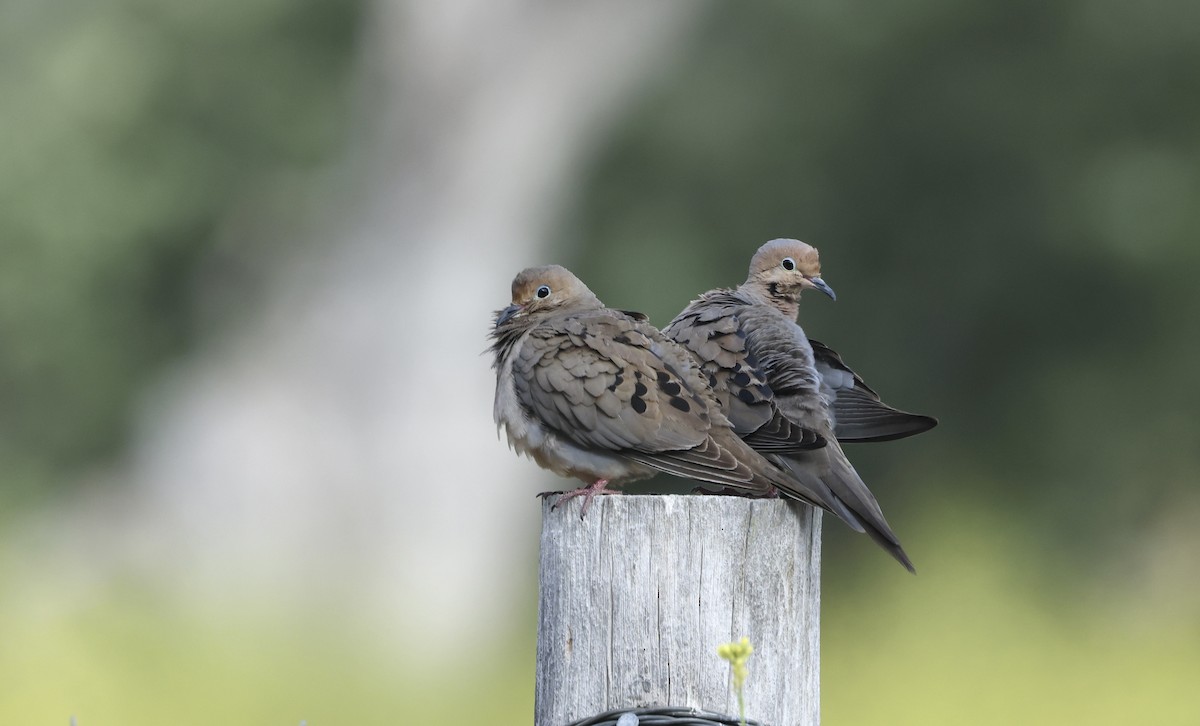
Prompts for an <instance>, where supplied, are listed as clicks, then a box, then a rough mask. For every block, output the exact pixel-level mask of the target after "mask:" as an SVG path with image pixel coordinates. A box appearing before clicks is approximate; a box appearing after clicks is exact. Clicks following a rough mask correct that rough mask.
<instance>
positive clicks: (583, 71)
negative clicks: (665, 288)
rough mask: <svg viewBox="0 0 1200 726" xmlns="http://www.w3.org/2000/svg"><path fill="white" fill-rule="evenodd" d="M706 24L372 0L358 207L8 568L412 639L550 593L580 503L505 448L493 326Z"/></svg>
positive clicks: (358, 150) (353, 168)
mask: <svg viewBox="0 0 1200 726" xmlns="http://www.w3.org/2000/svg"><path fill="white" fill-rule="evenodd" d="M705 7H706V5H702V4H697V3H692V2H687V1H685V0H673V1H672V2H651V3H646V2H639V1H638V0H621V1H620V2H610V1H607V0H592V1H589V2H571V3H558V2H553V1H551V0H503V1H497V0H470V1H467V0H456V1H455V2H450V3H439V2H425V1H421V0H412V1H410V2H391V3H387V2H380V3H377V4H375V6H374V7H373V8H372V11H371V14H370V18H369V20H368V26H367V28H366V29H365V37H364V45H363V51H362V57H361V61H360V63H359V68H360V71H359V73H360V77H359V80H358V84H357V94H356V96H357V97H356V99H355V102H356V108H355V114H356V115H357V121H356V123H355V129H356V136H355V139H354V141H353V143H352V148H351V150H350V154H349V156H348V158H347V159H345V160H344V161H343V162H342V163H340V164H339V165H338V167H337V168H336V169H333V170H331V171H330V172H329V174H328V179H327V181H326V182H324V183H327V184H328V185H329V186H330V193H331V194H335V195H340V197H341V198H344V199H346V200H347V202H346V204H345V205H344V208H341V209H339V210H338V215H337V218H336V219H329V220H325V221H324V222H323V223H322V225H320V229H319V231H318V230H312V231H310V232H307V233H306V234H307V235H308V236H310V237H311V239H306V240H300V241H298V242H297V243H296V244H281V245H279V246H278V249H280V250H289V249H290V250H296V251H298V254H299V256H298V257H297V258H296V259H291V260H280V261H279V265H280V269H281V272H280V274H279V275H278V282H277V284H275V285H273V286H272V287H271V288H270V289H269V290H267V291H265V293H264V294H263V296H262V299H263V300H265V301H266V304H265V306H264V307H263V308H262V309H258V310H247V311H244V313H243V315H242V318H243V319H242V322H241V324H240V325H239V326H238V329H237V330H236V331H233V332H228V333H227V334H225V335H223V336H221V337H218V338H215V339H211V340H208V341H204V342H203V343H202V345H201V346H200V347H199V349H198V350H197V352H196V353H195V355H194V356H193V357H192V358H191V359H189V360H186V361H183V362H182V363H180V364H179V365H178V366H176V367H174V368H173V369H172V370H171V371H169V372H168V373H167V374H166V375H165V376H164V377H163V379H162V380H158V381H151V382H148V388H147V389H148V391H149V393H148V394H147V398H146V403H145V405H144V407H143V412H142V414H141V415H140V417H139V421H138V424H137V432H136V435H135V438H134V441H133V444H132V446H131V448H130V450H129V451H128V452H127V455H126V457H125V459H124V463H123V464H122V465H121V466H120V467H118V468H117V469H116V470H115V471H109V472H105V473H104V474H103V476H104V477H112V478H114V479H116V480H119V481H120V484H119V485H116V486H111V485H110V486H92V487H88V486H85V487H80V488H79V490H80V491H81V492H83V493H82V494H80V495H78V498H76V499H74V500H70V501H66V502H63V503H61V506H60V508H58V509H55V510H51V511H47V512H46V513H45V514H44V516H43V517H42V518H41V519H40V520H38V521H32V522H30V523H29V524H28V525H26V526H25V527H24V528H23V529H22V530H20V531H17V532H9V533H8V534H7V535H6V536H8V537H13V538H17V539H18V540H19V541H18V543H17V546H16V547H15V548H12V551H24V552H30V553H35V552H36V553H39V554H31V556H30V557H29V558H28V559H27V560H25V561H23V562H20V563H15V566H17V567H21V568H27V569H28V571H29V572H30V573H36V572H39V571H40V572H44V573H50V574H47V575H44V576H43V579H41V580H40V583H41V586H42V587H44V592H41V594H42V595H45V596H47V599H52V600H54V601H55V602H56V603H58V606H60V607H71V606H72V605H71V603H72V602H79V601H80V596H84V597H83V599H84V600H86V599H87V598H86V594H87V592H88V591H95V590H97V589H98V588H103V587H105V586H106V585H107V584H108V583H111V582H112V581H114V580H119V579H123V578H130V577H133V578H137V579H138V580H139V581H150V582H152V583H153V584H154V585H155V586H156V587H160V588H161V590H162V591H163V592H165V593H167V594H169V595H173V596H178V597H179V599H180V602H184V603H188V604H189V606H195V607H198V608H210V607H211V608H218V609H222V610H223V609H226V608H230V607H232V608H236V609H251V610H254V611H266V612H268V613H270V612H272V611H276V610H278V611H280V612H284V611H290V610H293V609H295V608H298V607H304V606H306V605H309V604H315V605H320V606H323V607H324V606H333V607H336V608H339V609H345V610H349V611H352V612H356V613H357V612H361V615H362V617H363V618H364V620H366V621H368V622H371V623H372V627H373V628H374V629H375V630H376V631H377V632H381V633H388V634H390V635H391V636H393V637H396V638H397V639H403V641H404V642H405V643H407V644H409V645H412V646H417V647H419V646H422V645H427V644H430V643H433V642H437V643H439V644H440V645H441V646H442V647H444V648H447V649H450V650H452V649H453V646H454V644H455V643H466V642H468V641H471V642H474V641H476V640H477V639H479V638H483V637H486V635H485V634H487V633H491V632H495V631H497V630H501V631H503V630H505V629H506V628H507V627H508V626H509V625H510V624H511V623H512V622H513V619H514V617H515V616H516V608H518V607H523V606H527V605H528V603H529V602H531V601H532V599H533V597H534V593H533V592H531V591H530V589H531V588H532V587H533V586H534V585H533V583H534V582H535V576H536V565H535V560H534V552H535V548H536V543H537V533H538V529H539V527H540V523H539V515H538V512H539V508H538V505H537V502H536V500H535V498H534V495H535V493H537V492H538V491H540V490H542V489H546V488H552V487H560V488H561V487H563V486H564V485H565V486H574V485H575V484H573V483H571V482H566V481H561V480H555V479H554V478H553V477H551V476H548V475H544V474H542V473H541V472H540V471H539V470H538V469H537V467H536V466H535V465H534V464H533V463H532V462H531V461H529V460H524V459H519V458H517V457H516V456H515V455H514V454H513V453H512V452H510V451H509V450H508V449H507V446H506V445H505V444H504V443H503V442H502V441H500V440H498V438H497V435H496V430H495V426H494V424H493V423H492V419H491V407H492V394H493V385H494V378H493V376H492V373H491V371H490V368H489V364H490V358H489V357H487V356H484V355H481V352H482V351H484V349H485V348H486V345H487V341H486V333H487V330H488V326H489V325H490V319H491V313H492V311H494V310H496V309H498V308H499V307H502V306H504V305H505V304H507V301H508V294H509V291H508V287H509V282H510V280H511V278H512V276H513V275H514V274H515V273H516V272H517V271H518V270H519V269H521V268H522V267H525V266H528V265H531V264H542V263H547V262H552V261H558V260H559V259H560V258H559V256H558V255H557V254H556V253H555V252H554V250H556V249H560V248H557V247H556V240H551V239H549V238H548V236H549V234H550V232H551V230H553V229H554V227H555V223H556V221H557V220H558V219H559V216H558V215H559V213H560V210H561V209H562V208H563V205H564V204H565V203H567V202H569V201H570V199H571V197H572V195H573V194H574V193H575V189H576V185H577V181H578V179H579V176H580V174H581V172H582V171H583V167H584V165H585V163H586V162H587V161H588V159H589V157H590V153H591V151H592V150H593V149H594V148H595V147H596V145H597V143H598V142H599V140H601V139H602V138H603V136H604V134H605V133H606V131H607V130H608V129H609V128H610V127H611V125H612V124H613V122H614V121H615V120H616V119H618V118H619V117H620V115H621V113H622V109H623V108H625V107H626V105H627V103H628V101H629V100H630V99H631V98H633V97H634V96H635V94H637V93H638V92H639V89H642V88H644V87H645V84H646V82H647V81H649V80H652V79H653V77H654V69H656V68H659V67H661V66H662V65H663V64H665V63H669V62H671V61H672V58H673V57H674V55H675V54H676V52H677V51H678V50H679V45H680V41H681V40H682V38H683V37H684V35H685V32H686V30H687V28H688V27H689V24H690V22H691V21H692V20H694V19H695V18H696V17H697V15H698V14H699V13H700V12H702V11H703V9H704V8H705ZM252 224H253V223H252V222H251V225H252ZM89 491H90V492H92V494H89V493H88V492H89ZM114 492H115V493H116V494H114ZM20 540H24V542H21V541H20ZM22 544H24V545H25V546H22ZM45 558H53V559H54V562H53V563H52V564H53V566H45V565H49V564H50V563H48V562H46V561H45ZM45 578H54V579H53V580H50V579H45ZM58 578H63V579H62V580H60V579H58ZM32 581H34V582H39V579H38V577H37V576H36V575H35V576H34V577H33V578H32ZM64 588H67V589H70V590H73V592H74V595H72V596H71V597H66V598H64V597H62V596H61V593H62V591H63V589H64ZM38 594H39V590H38V588H34V589H32V590H30V591H29V592H27V593H26V595H28V596H29V597H31V598H34V599H35V600H37V599H40V598H38Z"/></svg>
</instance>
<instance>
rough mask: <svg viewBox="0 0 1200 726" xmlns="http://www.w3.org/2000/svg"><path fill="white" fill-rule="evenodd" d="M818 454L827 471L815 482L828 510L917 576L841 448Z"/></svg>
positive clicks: (800, 465) (793, 464) (795, 464)
mask: <svg viewBox="0 0 1200 726" xmlns="http://www.w3.org/2000/svg"><path fill="white" fill-rule="evenodd" d="M821 453H823V454H825V455H826V456H828V457H829V459H828V464H829V465H828V467H827V468H825V467H822V468H823V469H824V470H823V471H821V472H820V473H819V474H816V476H815V477H814V478H816V479H818V480H819V481H820V482H821V484H822V485H824V487H825V488H826V489H827V491H829V492H830V493H831V499H832V500H833V502H834V503H835V506H831V507H827V509H829V510H830V511H831V512H833V513H834V514H836V515H838V516H839V517H841V519H842V520H843V521H844V522H845V523H846V524H848V525H849V526H850V527H851V528H852V529H854V530H856V531H858V532H865V533H866V535H867V536H868V537H870V538H871V539H872V540H874V541H875V543H876V544H878V545H879V546H880V547H882V548H883V549H884V550H886V551H887V553H888V554H890V555H891V556H892V557H894V558H896V561H898V562H899V563H900V564H902V565H904V567H905V569H907V570H908V571H909V572H911V573H913V574H916V572H917V571H916V568H914V567H913V563H912V560H910V559H909V557H908V554H907V553H905V551H904V548H903V547H901V546H900V540H899V538H897V537H896V533H895V532H893V531H892V528H891V527H890V526H888V523H887V520H886V519H884V517H883V510H882V509H880V507H879V502H878V501H876V500H875V495H873V494H871V490H870V489H868V488H867V485H866V484H865V483H864V482H863V480H862V478H861V477H860V476H859V475H858V472H856V471H855V470H854V467H853V466H852V465H851V464H850V462H849V461H848V460H847V459H846V455H845V453H843V452H842V448H841V446H839V445H838V444H837V442H836V441H830V442H829V443H828V444H827V446H826V447H825V449H822V450H821ZM784 461H786V462H787V463H788V464H789V466H788V468H789V469H790V470H791V471H793V472H795V473H800V472H802V471H804V470H805V466H804V462H802V461H799V460H793V459H790V458H788V459H784Z"/></svg>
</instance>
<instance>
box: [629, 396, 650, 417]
mask: <svg viewBox="0 0 1200 726" xmlns="http://www.w3.org/2000/svg"><path fill="white" fill-rule="evenodd" d="M629 405H630V406H633V410H634V411H637V412H638V413H646V402H645V401H643V400H642V399H641V398H640V397H639V396H634V397H633V398H631V399H629Z"/></svg>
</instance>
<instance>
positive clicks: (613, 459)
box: [490, 265, 852, 516]
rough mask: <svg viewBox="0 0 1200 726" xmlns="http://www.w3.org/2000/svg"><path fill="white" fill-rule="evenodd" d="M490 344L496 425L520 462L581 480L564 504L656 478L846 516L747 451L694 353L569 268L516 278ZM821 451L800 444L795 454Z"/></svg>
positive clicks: (804, 441)
mask: <svg viewBox="0 0 1200 726" xmlns="http://www.w3.org/2000/svg"><path fill="white" fill-rule="evenodd" d="M490 337H491V340H492V346H491V351H492V353H493V355H494V360H493V368H494V369H495V371H496V397H495V407H494V416H495V420H496V425H497V427H503V429H504V431H505V434H506V436H507V438H508V442H509V445H510V446H512V447H513V448H514V449H516V451H517V452H518V453H522V454H526V455H528V456H530V457H531V458H533V459H534V461H536V462H537V463H538V464H539V465H540V466H541V467H543V468H545V469H549V470H550V471H553V472H555V473H556V474H559V475H561V476H566V477H574V478H578V479H580V480H581V481H583V482H585V483H586V484H587V486H586V487H583V488H580V489H576V490H574V491H573V492H569V493H568V494H566V495H564V497H567V498H569V497H571V496H575V495H578V494H584V495H585V496H586V499H585V502H584V511H586V508H587V505H588V503H589V502H590V501H591V498H592V496H594V495H595V494H599V493H603V492H605V491H606V488H607V486H608V485H609V484H610V483H611V484H617V485H619V484H624V483H628V482H631V481H635V480H637V479H641V478H645V477H648V476H651V475H653V474H655V473H657V472H665V473H668V474H673V475H675V476H681V477H688V478H692V479H698V480H700V481H703V482H709V483H712V484H719V485H723V486H725V487H728V488H732V489H733V490H736V491H741V492H745V493H747V494H752V495H763V494H768V493H770V492H773V491H774V490H775V489H776V488H778V489H781V490H782V489H786V490H787V491H788V492H789V493H792V495H793V496H795V497H796V498H798V499H801V500H803V501H805V502H807V503H809V504H814V505H816V506H821V507H824V508H826V509H830V508H833V509H837V508H838V500H837V498H836V497H835V496H834V495H833V493H832V492H831V491H830V490H829V489H828V488H827V487H826V486H825V485H824V484H823V483H822V482H820V481H814V482H813V484H812V486H811V487H810V486H809V485H808V484H806V483H805V482H802V481H799V480H797V479H795V478H794V477H792V476H791V475H790V474H788V473H787V472H786V471H784V470H781V469H779V468H777V467H776V466H774V465H773V464H771V463H770V462H769V461H768V460H767V459H766V458H764V457H763V456H762V455H760V454H758V453H757V452H755V451H754V449H753V448H751V446H749V445H748V444H747V443H746V442H744V441H742V439H741V438H740V437H739V436H738V434H737V433H736V432H735V431H734V428H733V425H732V424H731V423H730V421H729V419H728V418H727V417H726V416H725V414H724V413H722V409H721V406H720V404H719V403H718V401H717V399H716V397H715V395H714V393H713V391H712V390H711V389H710V388H709V385H708V379H707V378H706V377H705V376H704V375H702V373H701V371H700V369H699V366H698V365H697V363H696V360H695V358H693V357H692V355H691V354H690V353H689V352H688V351H687V350H685V349H684V348H683V347H682V346H680V345H678V344H676V343H675V342H673V341H671V340H670V339H668V338H667V337H666V336H665V335H663V334H662V333H661V332H660V331H659V330H658V329H657V328H655V327H654V326H653V325H651V324H650V323H648V322H646V319H645V317H644V316H641V315H638V314H636V313H628V312H624V311H620V310H614V309H611V308H607V307H605V306H604V304H603V303H601V302H600V300H599V299H598V298H597V297H596V296H595V294H593V293H592V291H591V290H589V289H588V288H587V286H586V285H584V284H583V282H582V281H580V280H579V278H577V277H576V276H575V275H574V274H572V273H571V272H570V271H569V270H567V269H566V268H563V267H560V266H557V265H549V266H545V267H533V268H529V269H526V270H523V271H522V272H521V273H519V274H518V275H517V276H516V278H515V279H514V280H513V283H512V304H510V305H509V306H508V307H505V308H504V309H502V310H499V311H497V312H496V318H495V325H494V328H493V330H492V332H491V335H490ZM823 444H824V442H823V441H821V440H820V439H819V438H818V437H817V436H816V435H815V434H812V435H809V436H808V437H807V438H805V437H803V436H800V437H796V438H795V439H793V440H790V441H789V442H788V447H789V449H788V450H789V452H791V451H799V450H802V449H804V448H807V447H816V446H821V445H823ZM560 501H562V500H561V499H560ZM847 514H849V513H848V512H847ZM851 516H852V515H851Z"/></svg>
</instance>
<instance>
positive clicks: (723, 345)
mask: <svg viewBox="0 0 1200 726" xmlns="http://www.w3.org/2000/svg"><path fill="white" fill-rule="evenodd" d="M820 272H821V268H820V260H819V258H818V256H817V251H816V249H814V248H813V247H811V246H809V245H806V244H804V243H803V242H800V241H798V240H772V241H771V242H768V243H767V244H765V245H763V246H762V247H761V248H760V249H759V250H758V252H756V253H755V255H754V257H753V259H752V260H751V264H750V273H749V276H748V277H747V279H746V282H745V283H743V284H742V285H741V286H739V287H737V288H735V289H722V290H712V291H710V292H706V293H704V294H703V295H701V296H700V297H699V298H697V299H696V300H694V301H693V302H692V303H691V304H689V305H688V306H687V307H686V308H685V309H684V310H683V311H682V312H681V313H680V314H679V315H678V316H676V317H675V319H674V320H672V321H671V323H670V324H669V325H667V327H666V328H664V329H663V332H664V333H666V334H667V335H668V336H669V337H670V338H671V339H673V340H675V341H676V342H678V343H680V344H682V345H684V346H685V347H687V348H688V349H689V350H691V351H692V353H693V354H694V355H695V356H696V358H697V361H698V362H699V364H700V367H701V370H702V371H703V372H704V373H705V374H707V375H708V377H709V379H710V382H711V385H712V387H713V390H714V392H715V394H716V396H717V398H718V400H719V401H720V402H721V405H722V406H723V408H724V409H725V411H726V413H727V415H728V417H729V419H730V421H731V422H732V423H733V425H734V429H735V430H736V431H737V433H738V435H740V436H742V437H743V439H744V440H745V441H746V442H747V443H749V444H750V445H751V446H752V447H753V448H754V449H756V450H757V451H758V452H759V453H761V454H763V455H764V456H766V457H767V458H768V459H769V460H770V461H772V462H773V463H775V464H776V465H777V466H779V467H781V468H783V469H786V470H787V471H788V472H789V473H791V474H792V475H793V476H794V477H795V478H796V479H798V480H800V481H802V482H804V483H805V484H806V485H807V486H808V487H810V488H817V487H823V488H826V489H828V490H829V491H830V492H832V494H833V495H834V501H835V502H836V503H837V504H838V505H840V506H835V507H830V510H831V511H833V512H834V513H835V514H838V516H840V517H841V518H842V519H843V520H844V521H845V522H846V523H847V524H848V525H850V526H851V527H852V528H854V529H856V530H858V531H860V532H862V531H865V532H866V533H867V534H868V535H870V536H871V538H872V539H874V540H875V541H876V542H877V543H878V544H880V546H882V547H883V548H884V549H885V550H887V551H888V552H889V553H890V554H891V555H892V556H893V557H895V558H896V559H897V560H899V561H900V562H901V563H902V564H903V565H904V566H905V567H907V568H908V569H910V570H912V569H913V567H912V562H911V560H909V558H908V555H907V554H906V553H905V552H904V550H903V548H902V547H901V546H900V542H899V540H898V539H897V537H896V535H895V533H894V532H893V531H892V529H891V527H890V526H889V525H888V523H887V520H886V519H884V516H883V511H882V510H881V509H880V507H879V504H878V502H877V501H876V499H875V497H874V495H873V494H872V493H871V491H870V490H869V489H868V488H867V485H866V484H865V483H864V482H863V481H862V478H861V477H859V475H858V473H857V472H856V471H855V470H854V467H853V466H852V465H851V464H850V461H849V460H848V459H847V457H846V455H845V452H844V451H843V450H842V448H841V445H840V443H839V439H841V438H843V437H844V438H845V440H863V441H866V440H885V439H887V438H899V437H902V436H907V435H911V434H913V433H919V431H923V430H927V429H928V428H931V427H932V426H933V425H934V424H936V421H934V420H933V419H930V418H928V417H924V416H914V415H912V414H906V413H904V412H901V411H897V410H896V409H893V408H891V407H889V406H887V405H886V404H883V403H882V402H881V401H880V400H879V396H878V395H876V394H875V392H874V391H872V390H871V389H870V388H868V387H867V386H866V384H865V383H863V382H862V379H861V378H859V377H858V376H857V375H855V374H854V372H853V371H851V370H850V369H849V368H848V367H846V366H845V364H844V363H842V361H841V358H840V357H838V355H837V354H836V353H834V352H833V351H832V350H831V349H829V348H828V347H826V346H824V345H822V344H820V343H813V342H810V341H809V339H808V338H807V336H805V334H804V331H803V330H802V329H801V328H800V326H799V325H798V324H797V323H796V315H797V313H798V310H799V299H800V293H801V292H802V291H803V290H805V289H817V290H820V291H821V292H824V293H825V294H827V295H829V296H830V297H834V294H833V290H832V289H831V288H829V286H828V285H826V284H825V282H824V281H823V280H822V279H821V277H820ZM839 401H840V402H841V405H840V406H839ZM814 441H815V442H819V443H820V444H823V445H818V446H816V447H813V446H811V445H810V443H811V442H814ZM781 491H783V492H784V493H789V492H788V491H787V490H786V488H781Z"/></svg>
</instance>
